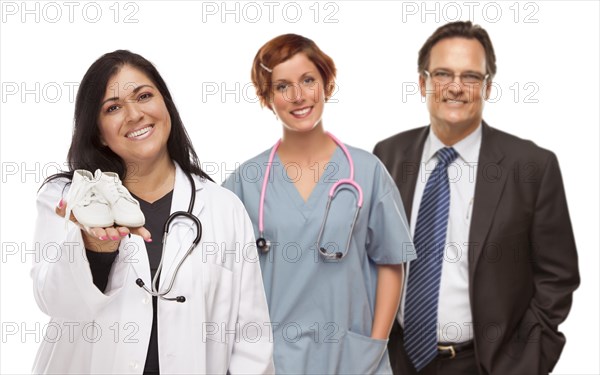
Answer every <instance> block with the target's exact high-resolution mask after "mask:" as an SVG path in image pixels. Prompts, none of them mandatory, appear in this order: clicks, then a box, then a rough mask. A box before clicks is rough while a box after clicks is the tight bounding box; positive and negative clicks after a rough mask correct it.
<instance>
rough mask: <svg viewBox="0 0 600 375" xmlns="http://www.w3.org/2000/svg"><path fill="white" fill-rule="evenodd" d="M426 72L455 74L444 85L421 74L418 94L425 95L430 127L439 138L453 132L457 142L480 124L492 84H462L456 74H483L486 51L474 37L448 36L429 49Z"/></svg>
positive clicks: (484, 72)
mask: <svg viewBox="0 0 600 375" xmlns="http://www.w3.org/2000/svg"><path fill="white" fill-rule="evenodd" d="M427 70H428V71H429V72H433V73H435V72H436V71H441V70H444V71H447V72H450V73H454V74H455V75H456V76H455V77H454V80H453V82H451V83H449V84H446V85H443V84H440V83H437V82H436V81H435V79H434V78H432V77H431V76H424V75H421V76H420V77H419V84H420V88H421V95H422V96H426V98H427V109H428V110H429V114H430V118H431V126H432V128H433V130H434V131H435V132H436V134H437V135H438V136H439V137H440V138H442V137H441V135H442V134H448V133H452V134H453V136H452V139H454V140H455V141H458V140H460V139H462V138H464V137H466V136H467V135H469V134H470V133H471V132H472V131H474V130H475V129H476V128H477V127H478V126H479V124H480V123H481V120H482V116H483V105H484V100H485V99H487V98H488V97H489V93H490V89H491V85H490V84H489V82H488V84H487V85H484V84H474V85H470V84H463V83H462V82H461V81H460V79H459V78H458V75H461V74H462V75H463V76H468V74H469V73H471V74H476V75H479V76H481V77H483V76H484V75H485V74H486V60H485V50H484V48H483V46H482V45H481V43H479V41H477V40H476V39H466V38H460V37H458V38H447V39H442V40H441V41H439V42H438V43H436V44H435V45H434V46H433V48H432V49H431V55H430V60H429V67H428V68H427Z"/></svg>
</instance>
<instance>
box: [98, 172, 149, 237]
mask: <svg viewBox="0 0 600 375" xmlns="http://www.w3.org/2000/svg"><path fill="white" fill-rule="evenodd" d="M95 177H96V179H98V185H97V187H96V188H97V189H98V192H99V193H100V194H102V196H103V197H104V199H106V201H108V203H109V204H110V207H111V209H112V215H113V218H114V220H115V223H116V224H117V225H120V226H124V227H131V228H137V227H141V226H143V225H144V224H145V223H146V219H145V218H144V213H143V212H142V210H141V209H140V203H139V202H138V201H137V200H136V199H135V198H133V197H132V196H131V194H130V193H129V190H127V188H125V186H123V184H121V180H120V179H119V175H118V174H116V173H114V172H102V171H100V170H99V169H98V170H96V173H95Z"/></svg>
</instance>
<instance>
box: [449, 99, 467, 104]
mask: <svg viewBox="0 0 600 375" xmlns="http://www.w3.org/2000/svg"><path fill="white" fill-rule="evenodd" d="M444 103H446V104H452V105H461V104H467V103H468V102H467V101H466V100H456V99H445V100H444Z"/></svg>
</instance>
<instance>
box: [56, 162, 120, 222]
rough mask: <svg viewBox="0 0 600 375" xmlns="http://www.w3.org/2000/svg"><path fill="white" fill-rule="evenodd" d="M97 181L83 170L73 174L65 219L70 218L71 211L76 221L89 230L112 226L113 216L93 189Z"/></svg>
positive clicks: (104, 200) (103, 200)
mask: <svg viewBox="0 0 600 375" xmlns="http://www.w3.org/2000/svg"><path fill="white" fill-rule="evenodd" d="M97 183H98V179H97V178H94V176H93V175H92V173H91V172H89V171H86V170H85V169H77V170H75V171H74V172H73V180H72V181H71V187H70V189H69V193H68V195H67V198H66V201H67V211H66V215H65V219H66V220H67V222H68V221H69V219H70V218H71V211H72V212H73V215H74V216H75V218H76V219H77V221H78V222H79V223H80V224H82V225H84V226H86V227H90V228H95V227H99V228H105V227H112V226H113V215H112V212H111V209H110V206H109V204H108V202H107V201H106V199H104V197H103V196H102V195H101V194H98V192H97V191H96V189H95V186H96V184H97Z"/></svg>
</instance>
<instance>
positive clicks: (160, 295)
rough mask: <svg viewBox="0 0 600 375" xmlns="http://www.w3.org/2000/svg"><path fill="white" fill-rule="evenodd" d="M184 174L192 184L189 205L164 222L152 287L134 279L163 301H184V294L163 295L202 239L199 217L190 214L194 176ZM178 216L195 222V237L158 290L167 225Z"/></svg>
mask: <svg viewBox="0 0 600 375" xmlns="http://www.w3.org/2000/svg"><path fill="white" fill-rule="evenodd" d="M186 175H187V178H188V179H189V180H190V184H191V185H192V194H191V197H190V206H189V207H188V210H187V212H186V211H177V212H173V213H172V214H171V215H170V216H169V218H168V219H167V221H166V222H165V226H164V234H163V240H162V253H161V255H160V263H159V264H158V268H157V270H156V274H155V275H154V278H153V279H152V289H148V287H147V286H146V285H145V284H144V281H143V280H142V279H141V278H138V279H137V280H136V281H135V283H136V284H137V285H138V286H139V287H140V288H143V289H144V290H145V291H146V292H148V293H149V294H150V295H152V296H154V297H158V298H160V299H162V300H165V301H177V302H182V303H183V302H185V297H184V296H177V297H174V298H173V297H165V295H167V294H169V292H170V291H171V288H173V283H174V282H175V277H176V276H177V273H178V272H179V268H180V267H181V265H182V264H183V262H184V261H185V260H186V258H187V257H188V256H189V255H190V254H191V253H192V251H193V250H194V248H196V246H197V245H198V243H200V240H201V239H202V223H200V219H198V218H197V217H196V216H194V214H192V209H193V208H194V204H195V203H196V184H195V183H194V178H193V177H192V175H191V174H189V173H186ZM178 217H185V218H188V219H190V220H192V221H193V222H194V223H195V224H196V228H197V231H196V238H195V239H194V241H193V242H192V244H191V245H190V247H189V248H188V250H187V252H186V253H185V255H184V257H183V258H182V259H181V260H180V261H179V263H178V264H177V268H175V272H173V276H171V282H170V283H169V286H168V287H167V289H166V290H164V291H160V290H158V287H157V283H158V277H159V275H160V273H161V271H162V267H163V259H164V256H165V245H166V244H167V235H168V234H169V226H170V224H171V222H172V221H173V220H175V219H176V218H178Z"/></svg>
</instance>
